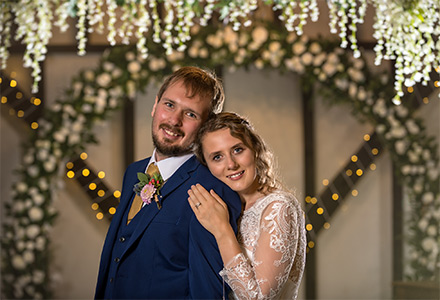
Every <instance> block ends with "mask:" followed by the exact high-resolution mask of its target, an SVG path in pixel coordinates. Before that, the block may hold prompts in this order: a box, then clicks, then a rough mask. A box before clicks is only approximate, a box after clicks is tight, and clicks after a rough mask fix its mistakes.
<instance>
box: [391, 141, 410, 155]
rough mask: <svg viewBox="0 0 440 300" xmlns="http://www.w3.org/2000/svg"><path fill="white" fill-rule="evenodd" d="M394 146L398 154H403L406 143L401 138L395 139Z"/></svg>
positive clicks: (406, 146)
mask: <svg viewBox="0 0 440 300" xmlns="http://www.w3.org/2000/svg"><path fill="white" fill-rule="evenodd" d="M394 147H395V148H396V152H397V154H399V155H403V154H404V153H405V151H406V149H407V148H408V143H407V142H405V141H402V140H399V141H397V142H396V143H395V144H394Z"/></svg>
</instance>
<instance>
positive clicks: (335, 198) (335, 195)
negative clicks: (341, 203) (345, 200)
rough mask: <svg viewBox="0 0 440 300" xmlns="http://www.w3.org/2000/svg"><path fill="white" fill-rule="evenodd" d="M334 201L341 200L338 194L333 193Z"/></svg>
mask: <svg viewBox="0 0 440 300" xmlns="http://www.w3.org/2000/svg"><path fill="white" fill-rule="evenodd" d="M332 199H333V200H335V201H336V200H338V199H339V195H338V194H336V193H333V195H332Z"/></svg>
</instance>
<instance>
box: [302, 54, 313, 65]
mask: <svg viewBox="0 0 440 300" xmlns="http://www.w3.org/2000/svg"><path fill="white" fill-rule="evenodd" d="M301 61H302V62H303V64H304V65H306V66H308V65H310V64H311V63H312V62H313V55H312V54H310V53H309V52H306V53H304V54H303V55H302V56H301Z"/></svg>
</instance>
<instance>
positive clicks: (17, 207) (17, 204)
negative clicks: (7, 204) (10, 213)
mask: <svg viewBox="0 0 440 300" xmlns="http://www.w3.org/2000/svg"><path fill="white" fill-rule="evenodd" d="M24 209H25V207H24V203H23V202H22V201H16V202H14V204H13V210H14V212H17V213H20V212H22V211H23V210H24Z"/></svg>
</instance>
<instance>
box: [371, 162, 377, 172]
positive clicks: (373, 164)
mask: <svg viewBox="0 0 440 300" xmlns="http://www.w3.org/2000/svg"><path fill="white" fill-rule="evenodd" d="M370 170H371V171H374V170H376V164H375V163H372V164H370Z"/></svg>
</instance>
